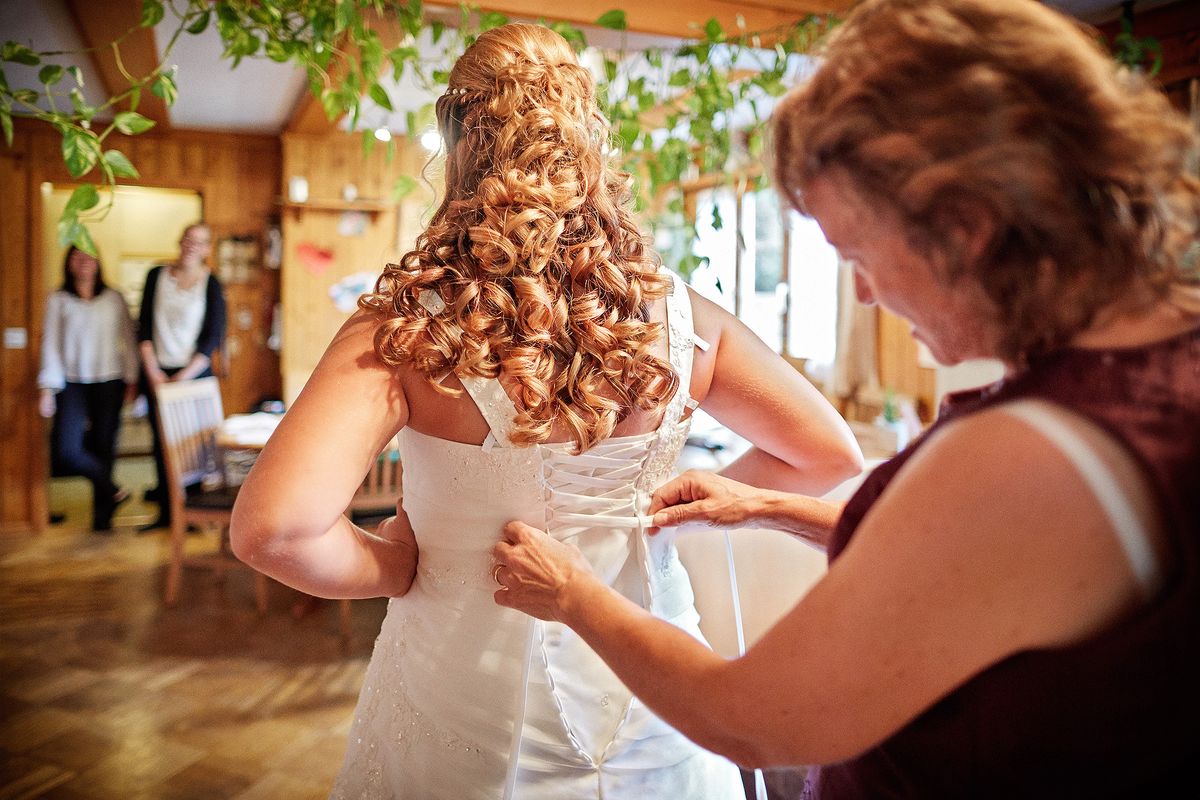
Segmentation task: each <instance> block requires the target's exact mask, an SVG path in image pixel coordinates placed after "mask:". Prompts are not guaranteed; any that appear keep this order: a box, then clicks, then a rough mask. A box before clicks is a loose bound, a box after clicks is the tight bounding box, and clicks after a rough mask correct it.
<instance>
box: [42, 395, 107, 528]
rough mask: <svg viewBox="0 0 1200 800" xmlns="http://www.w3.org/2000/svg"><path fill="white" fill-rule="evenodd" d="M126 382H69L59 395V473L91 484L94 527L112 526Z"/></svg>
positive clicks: (54, 450) (54, 452) (53, 437)
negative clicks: (115, 465) (114, 476)
mask: <svg viewBox="0 0 1200 800" xmlns="http://www.w3.org/2000/svg"><path fill="white" fill-rule="evenodd" d="M124 395H125V382H124V381H120V380H116V381H105V382H104V383H68V384H67V385H66V387H65V388H64V389H63V390H62V391H61V392H59V393H58V396H57V397H56V398H55V400H56V402H57V406H58V410H57V411H56V412H55V414H54V425H53V427H52V429H51V432H50V443H51V444H50V448H51V449H50V453H51V460H52V467H53V471H54V474H56V475H82V476H83V477H85V478H87V479H88V480H89V481H91V484H92V527H93V528H96V529H99V530H105V529H107V528H109V527H111V526H112V515H113V509H114V504H113V494H115V493H116V491H117V489H116V486H114V485H113V480H112V471H113V460H114V457H113V452H114V449H115V447H116V443H117V427H118V426H119V425H120V423H121V402H122V400H123V399H124Z"/></svg>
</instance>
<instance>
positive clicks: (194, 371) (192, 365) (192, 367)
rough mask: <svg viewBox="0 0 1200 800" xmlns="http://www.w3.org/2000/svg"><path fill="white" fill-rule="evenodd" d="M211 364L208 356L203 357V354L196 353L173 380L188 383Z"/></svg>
mask: <svg viewBox="0 0 1200 800" xmlns="http://www.w3.org/2000/svg"><path fill="white" fill-rule="evenodd" d="M211 363H212V359H210V358H209V357H208V356H206V355H204V354H203V353H196V354H195V355H193V356H192V359H191V361H189V362H188V363H187V365H186V366H184V368H183V369H181V370H179V372H177V373H176V374H175V380H177V381H189V380H191V379H192V378H194V377H196V376H197V375H199V374H200V373H201V372H204V370H206V369H208V366H209V364H211Z"/></svg>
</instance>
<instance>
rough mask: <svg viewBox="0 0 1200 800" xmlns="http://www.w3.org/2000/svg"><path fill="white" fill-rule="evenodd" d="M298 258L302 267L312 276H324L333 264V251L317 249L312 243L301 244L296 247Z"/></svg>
mask: <svg viewBox="0 0 1200 800" xmlns="http://www.w3.org/2000/svg"><path fill="white" fill-rule="evenodd" d="M296 257H297V258H299V259H300V265H301V266H303V267H304V269H305V271H306V272H308V274H310V275H323V274H324V273H325V271H326V270H327V269H329V267H330V265H331V264H333V251H332V250H324V249H322V248H320V247H317V246H316V245H315V244H313V243H312V242H301V243H300V244H298V245H296Z"/></svg>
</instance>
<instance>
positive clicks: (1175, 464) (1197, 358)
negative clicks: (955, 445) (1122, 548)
mask: <svg viewBox="0 0 1200 800" xmlns="http://www.w3.org/2000/svg"><path fill="white" fill-rule="evenodd" d="M1025 398H1030V399H1041V400H1046V401H1049V402H1052V403H1055V404H1058V405H1060V406H1062V407H1064V408H1067V409H1070V410H1071V411H1073V412H1075V413H1077V414H1081V415H1082V416H1083V417H1085V418H1087V419H1089V420H1091V421H1092V422H1094V423H1095V424H1097V425H1099V426H1100V427H1101V428H1103V429H1104V430H1106V431H1107V432H1108V433H1109V434H1111V435H1112V436H1113V437H1114V439H1115V440H1116V441H1118V442H1120V443H1121V444H1123V445H1124V447H1125V448H1126V449H1127V450H1128V452H1129V453H1131V454H1132V455H1133V457H1134V458H1135V459H1136V460H1137V461H1138V462H1139V463H1140V464H1141V466H1142V468H1143V469H1144V471H1145V474H1146V475H1147V476H1148V477H1149V479H1150V483H1151V485H1152V487H1153V489H1154V491H1155V492H1156V493H1157V495H1158V501H1159V507H1160V509H1161V511H1162V513H1163V518H1164V520H1165V525H1166V531H1167V535H1168V540H1169V543H1170V547H1171V552H1170V556H1169V558H1168V560H1167V561H1166V562H1165V563H1164V564H1163V565H1162V566H1163V568H1164V570H1163V571H1164V580H1165V582H1164V584H1163V586H1162V588H1161V589H1160V591H1159V593H1158V594H1157V595H1156V597H1155V598H1154V600H1153V601H1151V603H1150V604H1149V605H1147V606H1146V607H1144V608H1142V609H1141V610H1140V611H1138V612H1137V613H1136V614H1134V615H1133V616H1132V617H1131V618H1129V619H1126V620H1124V621H1122V622H1120V623H1119V624H1117V625H1116V626H1115V627H1112V628H1110V629H1108V630H1107V631H1105V632H1104V633H1102V634H1100V635H1098V636H1096V637H1094V638H1091V639H1089V640H1087V641H1085V642H1082V643H1079V644H1076V645H1073V646H1070V647H1064V648H1056V649H1045V650H1031V651H1026V652H1021V653H1017V654H1015V655H1013V656H1010V657H1008V658H1006V659H1004V660H1002V661H1000V662H999V663H996V664H994V665H992V666H991V667H989V668H988V669H986V670H984V671H983V672H981V673H980V674H978V675H976V676H975V677H973V678H972V679H970V680H969V681H967V682H966V683H965V684H963V685H962V686H959V687H958V688H957V689H955V690H954V691H953V692H951V693H950V694H949V695H948V696H946V697H945V698H943V699H942V700H941V701H939V702H938V703H936V704H935V705H934V706H932V707H931V708H929V709H927V710H926V711H925V712H924V713H922V714H921V715H920V716H918V717H917V718H916V719H914V720H913V721H912V722H911V723H909V724H908V725H906V726H905V727H903V728H902V729H900V730H899V731H897V732H896V733H895V734H894V735H893V736H891V737H890V738H889V739H887V740H885V741H884V742H882V743H881V744H880V745H878V746H876V747H874V748H872V749H871V750H869V751H867V752H866V753H864V754H862V755H860V756H858V757H856V758H853V759H851V760H848V761H845V762H841V763H838V764H830V765H825V766H822V767H819V768H814V769H813V770H811V771H810V773H809V782H808V785H807V786H806V789H805V796H806V797H810V798H819V799H820V800H831V799H832V800H843V799H844V798H939V797H963V798H988V797H1005V798H1042V797H1044V798H1066V797H1086V798H1096V797H1116V796H1126V797H1136V798H1142V797H1147V798H1150V797H1153V798H1159V797H1175V796H1180V792H1184V793H1186V794H1187V795H1188V796H1191V793H1192V792H1194V791H1195V787H1194V786H1193V788H1192V789H1191V790H1187V789H1185V788H1173V787H1186V786H1188V785H1191V782H1192V780H1194V777H1193V776H1194V769H1195V768H1196V765H1197V764H1198V763H1200V329H1196V330H1193V331H1191V332H1189V333H1185V334H1182V335H1179V336H1175V337H1173V338H1170V339H1167V340H1164V341H1161V342H1157V343H1153V344H1150V345H1147V346H1142V347H1134V348H1122V349H1108V350H1082V349H1073V348H1069V349H1064V350H1061V351H1058V352H1056V353H1053V354H1051V355H1049V356H1047V357H1044V358H1041V359H1039V360H1038V361H1036V362H1035V363H1033V364H1031V365H1030V367H1029V369H1028V370H1026V371H1025V372H1023V373H1021V374H1020V375H1018V376H1016V377H1015V378H1011V379H1008V380H1006V381H1004V382H1002V383H1000V384H997V385H995V386H992V387H988V388H987V389H984V390H982V391H976V392H966V393H960V394H957V395H953V396H951V397H950V398H948V400H947V402H946V403H945V404H943V408H942V413H941V414H940V415H939V418H938V421H937V422H936V423H935V424H934V425H933V427H932V428H931V429H930V430H931V431H932V430H935V429H937V427H939V426H941V425H944V424H945V423H946V422H948V421H950V420H953V419H956V418H959V417H962V416H964V415H966V414H970V413H973V412H976V411H979V410H981V409H984V408H989V407H993V406H996V405H998V404H1000V403H1007V402H1011V401H1014V400H1020V399H1025ZM927 438H928V433H927V434H926V435H925V436H924V437H922V438H921V439H919V440H917V441H916V442H914V443H913V444H912V446H910V447H909V448H908V449H907V450H905V451H904V452H902V453H900V454H899V455H897V456H896V457H895V458H894V459H892V460H891V461H889V462H887V463H886V464H883V465H881V466H880V467H879V468H877V469H876V470H875V471H874V473H872V474H871V475H870V476H869V478H868V479H867V480H866V482H865V483H864V484H863V486H862V488H861V489H860V490H859V491H858V493H857V494H855V495H854V497H853V498H851V500H850V502H849V503H848V504H847V506H846V509H845V512H844V514H843V515H842V518H841V520H840V521H839V523H838V526H837V528H836V530H835V531H834V534H833V537H832V540H831V542H830V546H829V559H830V561H831V562H832V561H834V560H836V559H837V557H838V555H839V554H840V553H841V552H842V551H843V550H844V549H845V547H846V545H847V544H848V543H849V541H850V540H851V538H853V536H854V532H855V530H856V529H857V527H858V525H859V523H860V522H861V521H862V519H863V517H864V515H865V514H866V513H867V510H868V509H869V508H870V507H871V505H872V504H873V503H874V502H875V500H876V499H877V498H878V497H879V496H880V494H881V493H882V492H883V491H884V489H885V488H886V487H887V485H888V483H889V482H890V481H891V480H892V478H893V476H895V474H896V473H897V472H898V471H899V470H900V469H902V468H903V466H904V463H905V462H906V461H907V460H908V459H909V458H911V457H912V455H913V453H915V452H916V451H917V450H919V449H920V448H921V446H922V444H923V443H924V441H926V440H927ZM936 546H937V542H936V541H931V542H930V547H936Z"/></svg>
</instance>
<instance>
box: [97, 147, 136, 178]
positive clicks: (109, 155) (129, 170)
mask: <svg viewBox="0 0 1200 800" xmlns="http://www.w3.org/2000/svg"><path fill="white" fill-rule="evenodd" d="M104 163H105V164H107V165H108V167H109V169H111V170H112V172H113V175H116V176H117V177H118V178H139V177H141V176H140V175H138V171H137V170H136V169H135V168H134V166H133V164H132V163H131V162H130V161H129V159H128V158H126V157H125V154H124V153H122V152H121V151H120V150H107V151H105V153H104Z"/></svg>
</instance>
